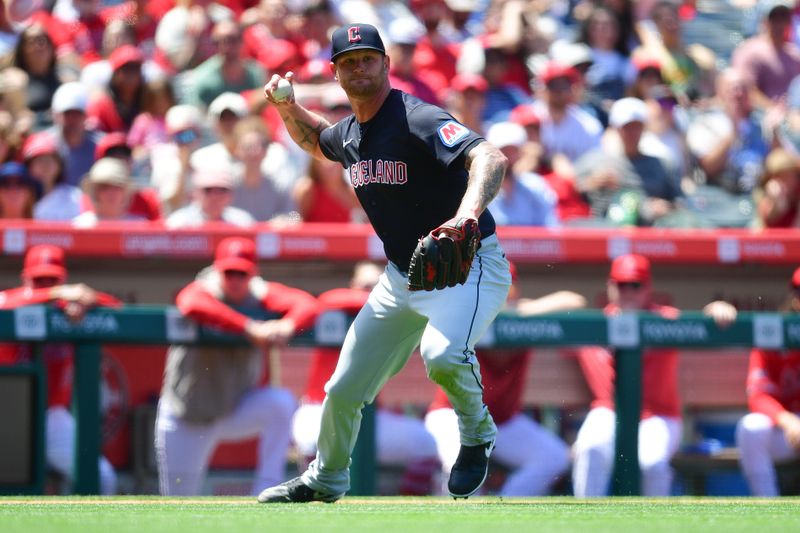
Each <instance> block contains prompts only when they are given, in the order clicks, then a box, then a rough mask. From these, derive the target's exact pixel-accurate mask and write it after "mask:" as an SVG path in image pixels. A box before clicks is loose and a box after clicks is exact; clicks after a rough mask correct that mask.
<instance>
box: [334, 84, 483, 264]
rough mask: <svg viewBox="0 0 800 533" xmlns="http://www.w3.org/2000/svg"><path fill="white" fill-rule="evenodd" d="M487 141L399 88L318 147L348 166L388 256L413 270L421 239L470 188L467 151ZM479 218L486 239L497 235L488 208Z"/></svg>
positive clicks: (341, 123) (346, 120) (453, 211)
mask: <svg viewBox="0 0 800 533" xmlns="http://www.w3.org/2000/svg"><path fill="white" fill-rule="evenodd" d="M483 140H484V139H483V137H481V136H480V135H478V134H477V133H475V132H473V131H471V130H470V129H468V128H467V127H466V126H464V125H462V124H460V123H459V122H458V121H456V120H455V119H454V118H453V117H452V116H451V115H450V114H449V113H447V112H446V111H444V110H443V109H441V108H439V107H436V106H434V105H431V104H428V103H426V102H423V101H422V100H420V99H419V98H416V97H414V96H411V95H410V94H406V93H404V92H402V91H399V90H397V89H392V91H391V92H390V93H389V96H388V97H387V98H386V101H385V102H384V103H383V105H382V106H381V108H380V109H379V110H378V112H377V113H376V114H375V116H374V117H372V119H370V120H369V121H367V122H364V123H358V122H357V121H356V118H355V115H350V116H349V117H346V118H344V119H342V120H341V121H339V122H337V123H336V124H334V125H333V126H332V127H330V128H328V129H326V130H324V131H323V132H322V134H321V135H320V138H319V145H320V148H321V149H322V153H323V154H325V157H327V158H328V159H330V160H332V161H338V162H340V163H341V164H342V166H343V167H344V168H345V170H347V173H348V176H349V178H350V183H351V184H352V185H353V187H354V188H355V191H356V195H357V196H358V199H359V201H360V202H361V205H362V206H363V208H364V211H365V212H366V213H367V216H368V217H369V220H370V222H371V223H372V227H373V228H375V232H376V233H377V235H378V237H379V238H380V239H381V241H383V248H384V251H385V252H386V257H387V258H388V259H389V260H390V261H391V262H393V263H394V264H395V265H396V266H397V267H398V268H399V269H400V270H402V271H408V264H409V261H410V260H411V254H412V253H413V251H414V248H415V247H416V245H417V240H418V239H419V238H420V237H422V236H424V235H427V234H428V232H430V231H431V230H432V229H434V228H436V227H437V226H439V225H440V224H442V223H443V222H445V221H446V220H448V219H450V218H452V217H453V216H455V214H456V211H457V210H458V207H459V205H460V204H461V199H462V198H463V196H464V192H465V191H466V189H467V179H468V173H467V170H466V168H465V157H466V155H465V154H467V153H468V152H469V150H470V149H471V148H472V147H474V146H476V145H477V144H478V143H480V142H482V141H483ZM478 223H479V225H480V230H481V234H482V236H483V237H487V236H489V235H492V234H493V233H494V231H495V223H494V219H493V218H492V215H491V214H490V213H489V211H488V210H485V211H484V212H483V214H481V216H480V219H479V220H478Z"/></svg>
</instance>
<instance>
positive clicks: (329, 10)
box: [278, 0, 405, 74]
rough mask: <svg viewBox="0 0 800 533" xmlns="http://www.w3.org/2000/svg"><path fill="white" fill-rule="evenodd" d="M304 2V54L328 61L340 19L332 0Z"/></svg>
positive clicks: (301, 24) (307, 57) (302, 26)
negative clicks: (332, 35) (334, 31)
mask: <svg viewBox="0 0 800 533" xmlns="http://www.w3.org/2000/svg"><path fill="white" fill-rule="evenodd" d="M304 3H305V6H304V7H303V10H302V12H301V13H300V22H299V25H300V27H301V28H302V29H303V31H302V34H301V35H300V36H299V37H300V38H301V39H303V42H302V44H301V45H300V49H301V51H302V56H303V57H304V58H306V62H308V61H313V60H315V59H319V60H322V61H325V62H326V63H328V62H329V61H330V57H331V30H332V28H335V27H336V26H338V25H339V20H338V18H337V17H336V13H335V10H334V8H333V6H332V5H331V1H330V0H307V1H306V2H304ZM399 20H405V19H399ZM278 74H280V72H278Z"/></svg>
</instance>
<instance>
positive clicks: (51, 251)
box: [0, 244, 121, 494]
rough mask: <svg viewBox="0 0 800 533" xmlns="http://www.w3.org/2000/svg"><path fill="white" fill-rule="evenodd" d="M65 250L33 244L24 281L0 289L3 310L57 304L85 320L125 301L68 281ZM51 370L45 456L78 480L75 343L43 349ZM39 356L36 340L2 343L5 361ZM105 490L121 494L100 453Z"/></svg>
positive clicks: (1, 359) (74, 317) (0, 354)
mask: <svg viewBox="0 0 800 533" xmlns="http://www.w3.org/2000/svg"><path fill="white" fill-rule="evenodd" d="M66 279H67V268H66V263H65V258H64V250H63V249H61V248H59V247H57V246H53V245H50V244H39V245H36V246H32V247H31V248H30V249H29V250H28V252H27V253H26V254H25V260H24V266H23V268H22V286H21V287H17V288H14V289H8V290H6V291H2V292H0V309H16V308H17V307H23V306H26V305H33V304H43V303H53V304H55V305H56V306H57V307H58V308H60V309H61V310H62V311H63V312H64V314H65V315H66V316H67V318H69V319H70V320H72V321H80V320H81V319H82V318H83V315H84V313H85V312H86V311H87V310H88V309H89V308H90V307H92V306H95V305H102V306H113V307H116V306H119V305H121V302H120V301H119V300H117V299H116V298H114V297H113V296H111V295H108V294H104V293H101V292H98V291H95V290H94V289H92V288H90V287H88V286H86V285H84V284H82V283H79V284H70V285H65V284H64V282H65V281H66ZM42 355H43V358H44V364H45V369H46V373H47V412H46V416H45V455H46V458H47V464H48V466H49V467H50V468H52V469H53V470H55V471H56V472H58V473H60V474H61V475H63V476H64V477H65V478H67V479H72V477H73V473H74V468H75V463H74V461H75V420H74V418H73V417H72V413H71V412H70V404H71V402H72V369H73V361H74V357H75V347H74V346H73V345H72V344H70V343H64V342H50V343H46V344H45V345H44V346H43V348H42ZM32 358H33V346H32V345H31V344H11V343H3V344H0V364H16V363H21V362H26V361H30V360H31V359H32ZM99 470H100V491H101V492H102V493H103V494H115V493H116V487H117V475H116V473H115V472H114V467H113V466H111V463H109V462H108V460H107V459H106V458H105V457H101V458H100V465H99Z"/></svg>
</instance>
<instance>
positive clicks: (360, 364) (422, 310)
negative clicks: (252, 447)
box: [302, 235, 511, 494]
mask: <svg viewBox="0 0 800 533" xmlns="http://www.w3.org/2000/svg"><path fill="white" fill-rule="evenodd" d="M407 283H408V278H407V276H405V275H404V274H403V273H402V272H401V271H400V270H399V269H398V268H397V266H395V265H393V264H391V263H390V264H389V265H388V266H387V267H386V270H385V271H384V273H383V274H382V275H381V277H380V280H379V282H378V285H376V286H375V288H374V289H373V290H372V293H370V296H369V300H368V301H367V303H366V305H365V306H364V307H363V308H362V309H361V311H360V312H359V313H358V316H356V319H355V321H354V322H353V324H352V325H351V327H350V330H349V331H348V332H347V336H346V338H345V340H344V344H343V346H342V352H341V355H340V356H339V362H338V364H337V366H336V370H335V371H334V373H333V375H332V376H331V379H330V380H329V381H328V383H327V384H326V386H325V392H326V393H327V396H326V397H325V400H324V402H323V404H322V406H323V407H322V423H321V426H320V435H319V440H318V442H317V457H316V459H315V460H314V461H312V462H311V464H310V465H309V467H308V470H306V472H305V473H304V474H303V476H302V479H303V482H304V483H305V484H306V485H308V486H310V487H311V488H313V489H314V490H319V491H323V492H327V493H332V494H343V493H345V492H347V491H348V490H349V488H350V471H349V466H350V455H351V453H352V451H353V447H354V446H355V442H356V437H357V436H358V430H359V427H360V425H361V409H362V408H363V406H364V405H365V404H366V403H369V402H372V401H374V400H375V397H376V396H377V394H378V392H379V391H380V390H381V388H382V387H383V385H384V384H385V383H386V381H387V380H388V379H389V378H390V377H392V376H393V375H394V374H396V373H397V372H398V371H400V369H402V368H403V366H405V364H406V362H407V361H408V358H409V357H410V356H411V353H412V351H413V350H414V348H415V347H416V346H417V345H418V344H419V345H420V353H421V354H422V359H423V361H424V362H425V368H426V369H427V374H428V377H429V378H430V379H431V380H432V381H434V382H435V383H437V384H438V385H440V386H441V387H442V388H443V389H444V390H445V392H446V393H447V395H448V398H449V399H450V403H451V404H452V405H453V406H454V407H455V410H456V412H457V413H458V415H459V417H458V428H459V432H460V439H461V442H462V443H463V444H466V445H478V444H482V443H484V442H488V441H489V440H491V439H493V438H494V437H495V435H496V432H497V429H496V427H495V425H494V422H493V421H492V417H491V415H490V414H489V411H488V409H486V406H485V405H484V403H483V395H482V391H483V386H482V384H481V378H480V366H479V364H478V360H477V358H476V357H475V350H474V348H475V343H476V342H477V341H478V339H480V337H481V335H483V333H484V331H486V329H487V328H488V327H489V325H490V324H491V322H492V321H493V320H494V318H495V316H496V315H497V313H498V311H499V310H500V309H501V308H502V306H503V304H504V303H505V300H506V296H507V294H508V289H509V287H510V285H511V274H510V273H509V267H508V261H506V259H505V256H504V255H503V252H502V250H501V249H500V246H499V244H498V241H497V237H496V236H494V235H492V236H489V237H487V238H485V239H484V240H483V241H482V242H481V248H480V250H478V253H477V255H476V257H475V260H474V261H473V263H472V269H471V271H470V274H469V278H468V279H467V282H466V283H465V284H464V285H457V286H455V287H451V288H447V289H444V290H435V291H429V292H427V291H416V292H410V291H409V290H408V289H407Z"/></svg>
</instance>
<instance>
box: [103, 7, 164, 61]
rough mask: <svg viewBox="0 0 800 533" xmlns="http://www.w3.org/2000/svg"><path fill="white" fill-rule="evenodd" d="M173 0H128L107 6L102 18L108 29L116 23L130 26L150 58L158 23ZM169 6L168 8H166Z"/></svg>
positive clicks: (141, 47)
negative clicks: (119, 22) (120, 22)
mask: <svg viewBox="0 0 800 533" xmlns="http://www.w3.org/2000/svg"><path fill="white" fill-rule="evenodd" d="M172 3H173V2H172V1H171V0H161V1H155V2H154V1H152V0H126V1H123V2H119V3H117V4H115V5H107V6H106V7H105V8H104V9H102V10H101V11H100V18H102V19H103V21H105V23H106V27H108V26H109V25H111V23H112V22H114V21H124V22H125V24H130V25H131V26H132V29H133V33H134V40H135V42H136V43H137V44H138V45H139V47H140V49H141V50H142V52H143V53H144V54H145V55H147V56H150V55H151V54H152V51H153V48H154V47H155V43H154V40H155V36H156V28H158V21H159V19H161V17H163V16H164V15H165V14H166V12H167V10H168V9H169V7H171V4H172ZM165 6H168V7H165Z"/></svg>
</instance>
